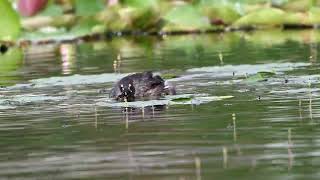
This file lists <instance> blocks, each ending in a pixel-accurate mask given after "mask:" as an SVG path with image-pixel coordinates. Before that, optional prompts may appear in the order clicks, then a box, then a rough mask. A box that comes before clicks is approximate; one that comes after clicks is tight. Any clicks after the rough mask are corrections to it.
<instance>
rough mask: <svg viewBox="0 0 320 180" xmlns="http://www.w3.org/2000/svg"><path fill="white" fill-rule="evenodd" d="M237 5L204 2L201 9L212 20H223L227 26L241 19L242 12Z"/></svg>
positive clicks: (221, 2)
mask: <svg viewBox="0 0 320 180" xmlns="http://www.w3.org/2000/svg"><path fill="white" fill-rule="evenodd" d="M236 5H237V4H236V3H228V2H226V1H218V2H217V1H203V2H202V3H201V4H200V5H199V8H200V9H201V10H202V12H204V14H206V15H207V16H208V17H209V18H210V19H211V20H222V21H223V22H224V23H226V24H230V23H233V22H235V21H236V20H237V19H239V18H240V10H239V8H236Z"/></svg>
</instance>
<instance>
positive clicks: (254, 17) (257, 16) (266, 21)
mask: <svg viewBox="0 0 320 180" xmlns="http://www.w3.org/2000/svg"><path fill="white" fill-rule="evenodd" d="M285 14H286V13H285V12H284V11H283V10H280V9H276V8H265V9H259V10H256V11H254V12H251V13H249V14H247V15H245V16H243V17H241V18H240V19H239V20H237V21H236V22H235V23H234V26H236V27H242V26H255V25H258V26H277V25H282V24H283V22H284V17H285Z"/></svg>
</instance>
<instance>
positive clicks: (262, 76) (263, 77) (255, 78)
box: [246, 71, 275, 82]
mask: <svg viewBox="0 0 320 180" xmlns="http://www.w3.org/2000/svg"><path fill="white" fill-rule="evenodd" d="M274 75H275V73H274V72H267V71H261V72H258V73H257V74H255V75H252V76H250V77H249V78H247V79H246V80H247V81H248V82H260V81H267V80H268V78H270V77H273V76H274Z"/></svg>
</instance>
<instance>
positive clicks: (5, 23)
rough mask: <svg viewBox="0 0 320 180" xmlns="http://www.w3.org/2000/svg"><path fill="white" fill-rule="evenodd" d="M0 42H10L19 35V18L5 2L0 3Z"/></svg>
mask: <svg viewBox="0 0 320 180" xmlns="http://www.w3.org/2000/svg"><path fill="white" fill-rule="evenodd" d="M0 12H1V14H2V16H0V27H1V28H0V40H4V41H12V40H15V39H17V38H18V37H19V35H20V29H21V25H20V18H19V15H18V14H17V13H16V11H15V10H13V8H12V6H11V4H10V3H9V2H8V1H7V0H1V1H0Z"/></svg>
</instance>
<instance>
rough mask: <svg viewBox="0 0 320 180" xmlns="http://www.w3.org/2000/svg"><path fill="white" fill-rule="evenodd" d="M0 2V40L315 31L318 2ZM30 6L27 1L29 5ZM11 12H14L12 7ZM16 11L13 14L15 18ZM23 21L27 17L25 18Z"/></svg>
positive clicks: (319, 18)
mask: <svg viewBox="0 0 320 180" xmlns="http://www.w3.org/2000/svg"><path fill="white" fill-rule="evenodd" d="M26 2H27V1H25V0H2V1H0V10H1V12H2V13H3V14H5V16H1V17H0V25H1V27H6V28H1V29H0V40H1V41H5V42H16V41H17V40H18V41H19V42H21V41H26V40H31V41H41V40H50V39H51V40H70V39H75V38H78V37H83V36H88V35H92V34H106V32H108V33H109V34H114V35H121V34H124V33H133V34H144V33H153V34H164V33H181V32H206V31H225V30H232V29H243V28H258V29H261V28H270V27H317V26H318V25H319V24H320V0H251V1H250V0H241V1H235V0H222V1H221V0H185V1H182V0H119V1H118V0H109V1H106V0H90V1H88V0H48V1H47V0H33V1H31V2H37V3H34V4H26ZM29 3H30V1H29ZM13 7H17V8H13ZM17 11H19V13H17ZM25 16H28V17H25Z"/></svg>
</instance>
